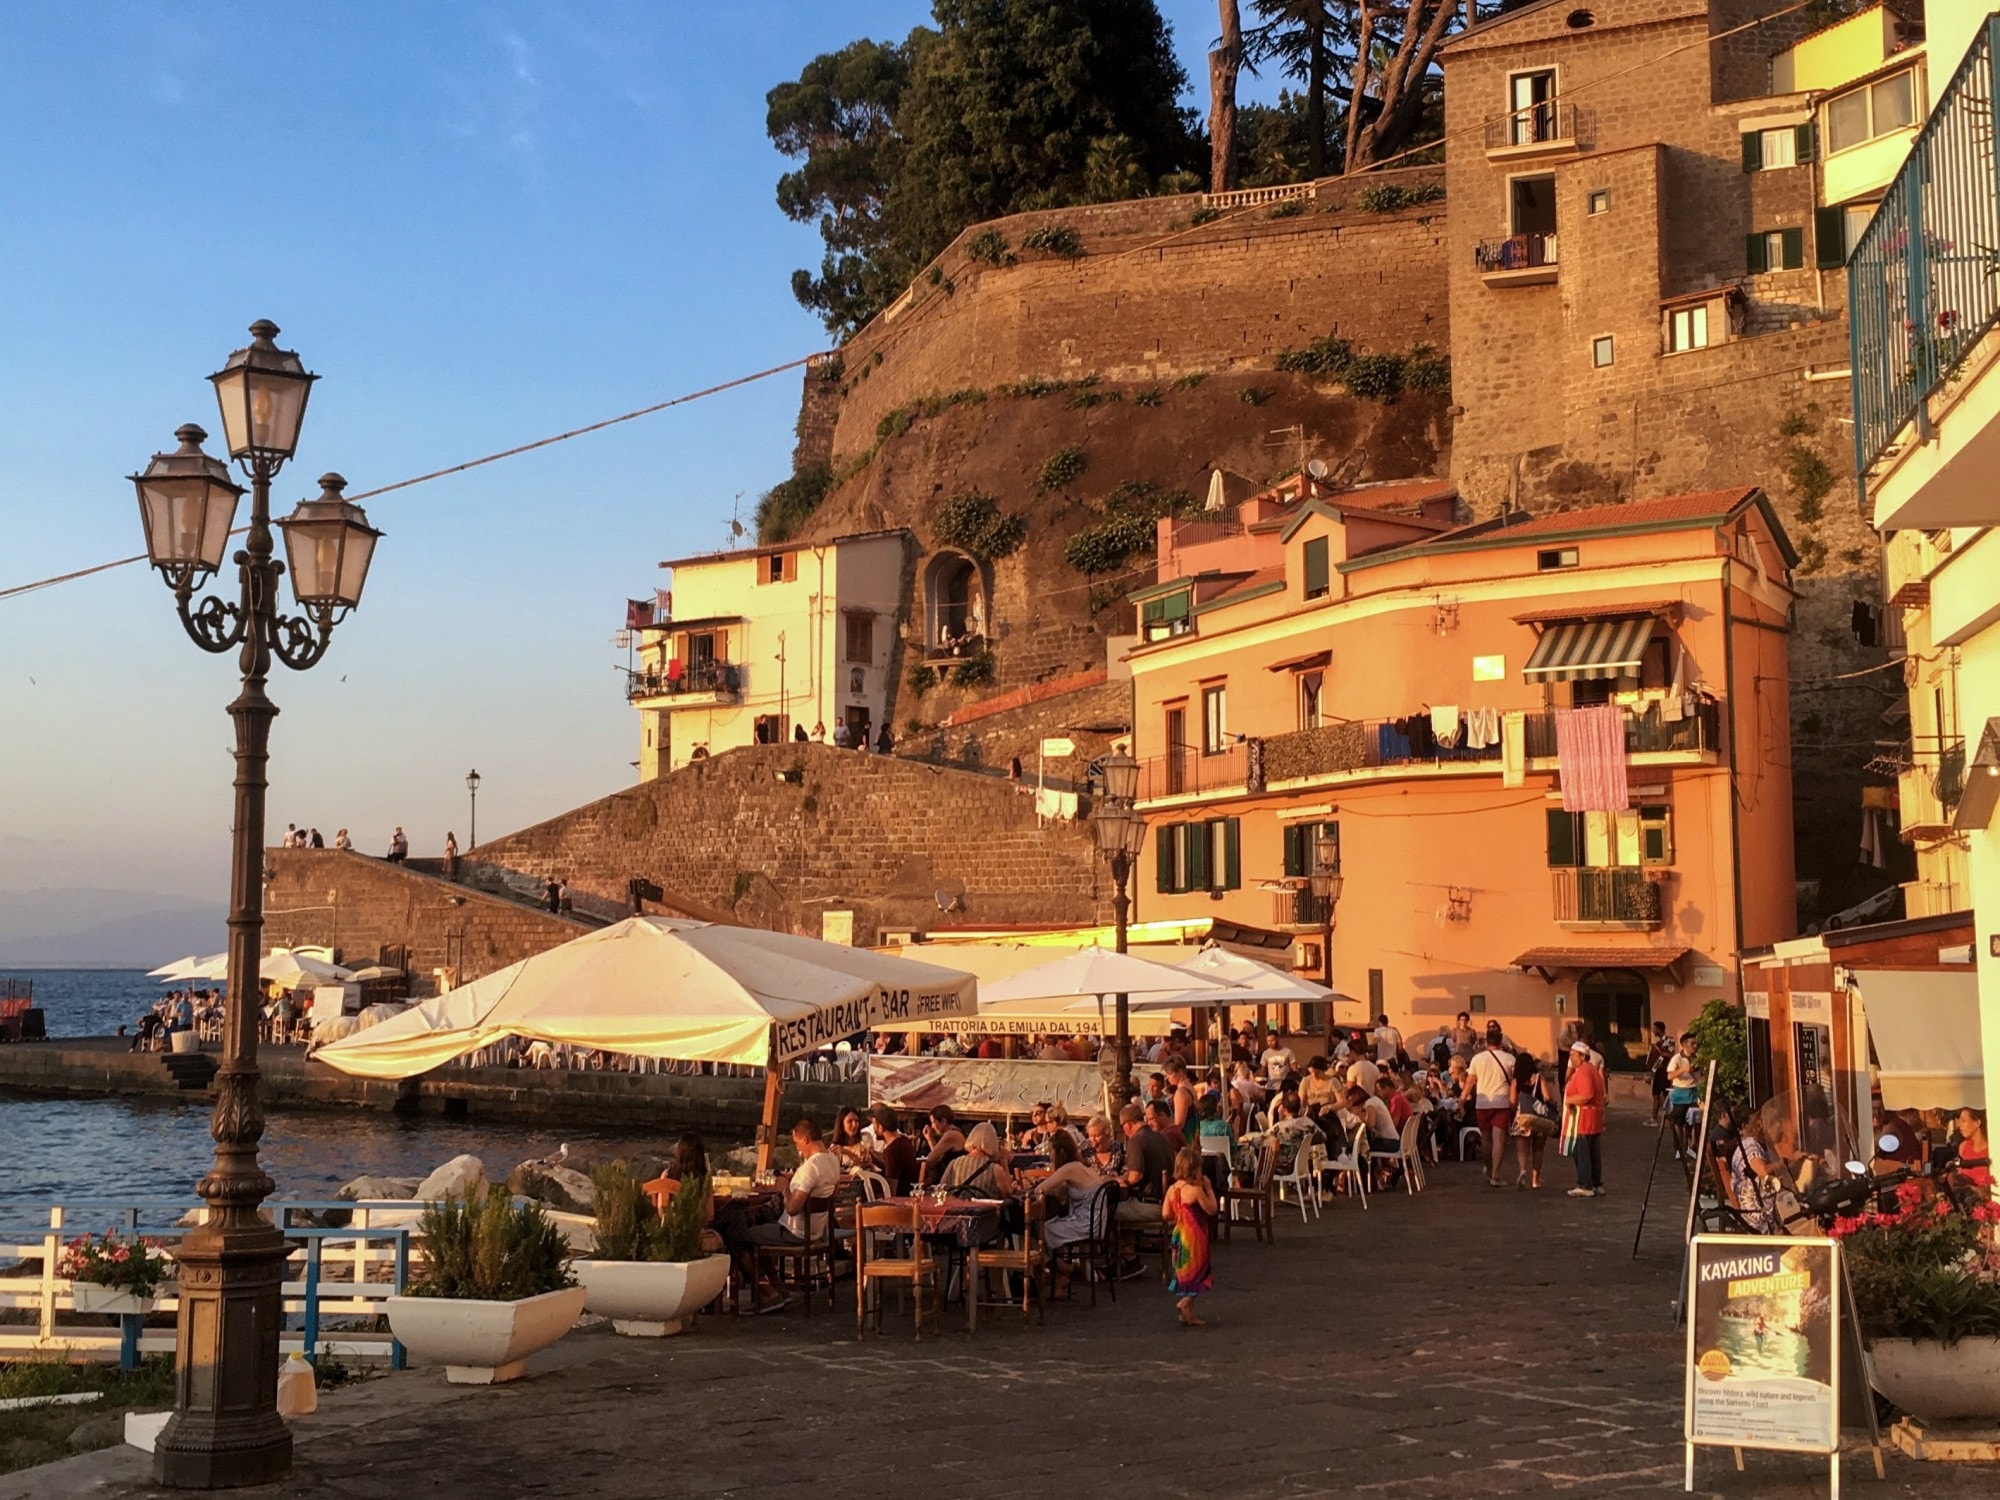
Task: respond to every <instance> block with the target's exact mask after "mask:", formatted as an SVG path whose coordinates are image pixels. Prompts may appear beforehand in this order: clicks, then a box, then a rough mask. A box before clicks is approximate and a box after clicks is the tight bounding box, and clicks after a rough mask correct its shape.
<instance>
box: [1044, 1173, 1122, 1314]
mask: <svg viewBox="0 0 2000 1500" xmlns="http://www.w3.org/2000/svg"><path fill="white" fill-rule="evenodd" d="M1117 1200H1118V1189H1117V1186H1116V1185H1115V1184H1113V1183H1109V1182H1107V1183H1105V1184H1104V1186H1102V1187H1100V1188H1094V1189H1092V1190H1091V1194H1090V1201H1089V1205H1088V1207H1087V1208H1086V1210H1085V1211H1086V1212H1087V1213H1088V1214H1089V1215H1090V1219H1089V1232H1088V1233H1087V1235H1086V1236H1085V1237H1084V1238H1083V1239H1080V1240H1072V1241H1070V1242H1069V1243H1068V1244H1066V1245H1058V1246H1056V1248H1055V1252H1054V1254H1053V1256H1052V1257H1051V1259H1052V1260H1053V1262H1054V1264H1055V1266H1056V1267H1057V1269H1059V1270H1061V1271H1063V1272H1064V1273H1065V1274H1066V1275H1068V1276H1069V1278H1070V1280H1071V1283H1072V1284H1074V1282H1075V1281H1076V1278H1077V1277H1079V1276H1081V1277H1082V1278H1083V1279H1084V1281H1086V1282H1087V1283H1088V1284H1089V1286H1090V1305H1091V1306H1092V1307H1095V1306H1097V1284H1098V1283H1099V1282H1100V1281H1101V1282H1103V1283H1104V1287H1105V1290H1106V1291H1108V1292H1110V1293H1111V1300H1112V1301H1113V1302H1116V1301H1117V1300H1118V1266H1117V1254H1116V1244H1117V1234H1116V1231H1115V1228H1114V1225H1113V1216H1114V1215H1115V1214H1116V1212H1117V1209H1116V1206H1115V1205H1116V1203H1117ZM1043 1212H1044V1213H1046V1212H1047V1208H1046V1206H1045V1207H1044V1209H1043ZM1072 1295H1073V1294H1072Z"/></svg>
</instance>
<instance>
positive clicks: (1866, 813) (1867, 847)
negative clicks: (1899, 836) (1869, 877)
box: [1861, 806, 1891, 870]
mask: <svg viewBox="0 0 2000 1500" xmlns="http://www.w3.org/2000/svg"><path fill="white" fill-rule="evenodd" d="M1890 838H1891V835H1890V833H1889V814H1888V812H1887V811H1886V810H1885V809H1883V808H1880V807H1867V806H1864V807H1863V808H1862V809H1861V863H1862V864H1864V865H1868V866H1871V867H1872V868H1874V869H1877V870H1885V869H1887V868H1888V867H1889V859H1888V849H1889V842H1890Z"/></svg>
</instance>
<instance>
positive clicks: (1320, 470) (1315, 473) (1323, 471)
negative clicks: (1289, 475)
mask: <svg viewBox="0 0 2000 1500" xmlns="http://www.w3.org/2000/svg"><path fill="white" fill-rule="evenodd" d="M1306 472H1307V473H1308V474H1310V475H1312V477H1313V478H1315V479H1324V478H1326V476H1327V472H1328V471H1327V467H1326V460H1325V459H1323V458H1316V459H1314V460H1313V461H1312V462H1311V463H1309V464H1307V465H1306Z"/></svg>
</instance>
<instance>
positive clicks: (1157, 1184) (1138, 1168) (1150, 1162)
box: [1118, 1104, 1175, 1226]
mask: <svg viewBox="0 0 2000 1500" xmlns="http://www.w3.org/2000/svg"><path fill="white" fill-rule="evenodd" d="M1118 1124H1119V1128H1120V1129H1122V1130H1123V1131H1124V1132H1125V1162H1124V1166H1123V1168H1122V1170H1121V1171H1120V1174H1119V1179H1118V1180H1119V1181H1120V1182H1121V1183H1122V1184H1123V1185H1124V1188H1125V1196H1124V1197H1123V1199H1121V1200H1120V1202H1119V1204H1118V1222H1119V1223H1121V1224H1139V1225H1148V1226H1150V1225H1151V1224H1153V1223H1155V1222H1156V1221H1157V1220H1158V1219H1159V1217H1160V1198H1161V1196H1162V1195H1163V1194H1164V1193H1165V1192H1166V1190H1167V1177H1168V1176H1169V1174H1171V1173H1172V1171H1173V1169H1174V1149H1175V1148H1174V1146H1173V1144H1172V1143H1171V1142H1170V1141H1169V1140H1168V1139H1167V1136H1166V1134H1165V1132H1164V1131H1162V1130H1161V1129H1160V1126H1161V1124H1165V1125H1166V1126H1168V1127H1169V1128H1171V1127H1172V1125H1173V1116H1172V1115H1171V1114H1169V1113H1166V1106H1165V1105H1163V1104H1153V1105H1151V1106H1148V1107H1145V1108H1142V1107H1141V1106H1139V1105H1137V1104H1128V1105H1126V1106H1125V1107H1124V1108H1123V1109H1121V1110H1119V1111H1118Z"/></svg>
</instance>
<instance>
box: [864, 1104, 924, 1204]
mask: <svg viewBox="0 0 2000 1500" xmlns="http://www.w3.org/2000/svg"><path fill="white" fill-rule="evenodd" d="M868 1117H869V1119H870V1120H871V1121H872V1122H873V1124H872V1126H871V1130H872V1133H873V1134H874V1137H875V1170H876V1171H878V1172H880V1173H881V1174H882V1176H883V1179H884V1180H885V1181H887V1182H888V1184H889V1191H890V1193H891V1194H892V1195H894V1196H896V1197H899V1198H900V1197H901V1196H903V1195H904V1194H905V1193H907V1192H909V1190H910V1188H911V1187H912V1186H913V1185H914V1184H915V1183H916V1180H917V1170H918V1163H917V1145H916V1142H915V1141H913V1140H911V1139H910V1138H909V1137H908V1136H907V1135H905V1134H903V1128H902V1122H901V1121H899V1120H898V1119H897V1118H896V1112H895V1111H894V1110H893V1109H891V1108H889V1106H888V1105H886V1104H878V1105H876V1106H875V1108H874V1109H873V1110H871V1111H869V1116H868Z"/></svg>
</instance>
